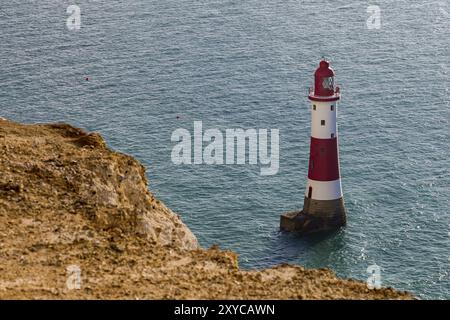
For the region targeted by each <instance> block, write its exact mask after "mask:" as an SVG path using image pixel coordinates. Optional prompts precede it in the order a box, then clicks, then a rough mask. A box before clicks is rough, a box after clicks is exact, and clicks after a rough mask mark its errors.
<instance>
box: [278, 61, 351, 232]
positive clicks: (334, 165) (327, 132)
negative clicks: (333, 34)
mask: <svg viewBox="0 0 450 320" xmlns="http://www.w3.org/2000/svg"><path fill="white" fill-rule="evenodd" d="M308 98H309V100H310V101H311V144H310V153H309V169H308V181H307V183H306V190H305V198H304V202H303V210H302V211H301V212H291V213H288V214H285V215H282V216H281V228H282V229H285V230H299V231H304V232H314V231H321V230H327V229H335V228H337V227H340V226H343V225H345V224H346V212H345V206H344V200H343V197H342V186H341V177H340V170H339V147H338V146H339V144H338V129H337V102H338V101H339V99H340V94H339V88H338V87H335V81H334V71H333V70H332V69H331V68H330V64H329V62H328V61H326V60H325V59H322V60H321V61H320V64H319V68H317V70H316V72H315V73H314V88H313V89H310V92H309V96H308Z"/></svg>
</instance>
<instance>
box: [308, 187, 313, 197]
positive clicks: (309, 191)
mask: <svg viewBox="0 0 450 320" xmlns="http://www.w3.org/2000/svg"><path fill="white" fill-rule="evenodd" d="M311 197H312V187H309V189H308V198H311Z"/></svg>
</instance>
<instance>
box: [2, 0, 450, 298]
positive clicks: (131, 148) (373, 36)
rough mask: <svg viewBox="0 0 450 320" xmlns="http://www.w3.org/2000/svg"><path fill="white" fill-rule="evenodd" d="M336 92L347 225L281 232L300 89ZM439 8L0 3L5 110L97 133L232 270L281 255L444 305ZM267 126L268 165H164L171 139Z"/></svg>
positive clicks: (448, 194)
mask: <svg viewBox="0 0 450 320" xmlns="http://www.w3.org/2000/svg"><path fill="white" fill-rule="evenodd" d="M322 57H325V58H326V59H328V60H329V61H330V62H331V65H332V67H333V68H334V70H335V73H336V83H337V84H338V85H339V86H340V89H341V93H342V99H341V101H340V102H339V105H338V123H339V145H340V166H341V176H342V187H343V194H344V199H345V204H346V208H347V214H348V224H347V226H346V227H345V228H342V229H341V230H337V231H336V232H332V233H328V234H320V235H314V236H309V237H301V236H299V235H296V234H289V233H283V232H280V231H279V219H280V214H282V213H284V212H287V211H292V210H298V209H301V208H302V205H303V197H304V190H305V186H306V176H307V167H308V157H309V155H308V153H309V139H310V102H309V101H308V99H307V96H308V89H309V87H311V84H312V81H313V73H314V70H315V69H316V68H317V65H318V62H319V61H320V59H321V58H322ZM449 88H450V3H449V1H433V0H432V1H426V2H425V1H418V0H409V1H406V0H400V1H386V0H377V1H376V2H373V3H372V2H365V1H351V0H334V1H329V0H324V1H320V2H318V1H308V0H306V1H298V0H270V1H269V0H221V1H217V0H211V1H207V0H196V1H194V0H176V1H175V0H164V1H161V0H158V1H156V0H121V1H119V0H76V1H66V0H39V1H37V0H9V1H2V2H1V4H0V116H2V117H4V118H7V119H10V120H14V121H18V122H24V123H48V122H67V123H70V124H73V125H75V126H79V127H82V128H84V129H86V130H89V131H96V132H99V133H101V134H102V135H103V136H104V137H105V139H106V141H107V142H108V145H109V146H110V147H111V148H113V149H115V150H117V151H120V152H124V153H127V154H131V155H133V156H135V157H136V158H137V159H139V160H140V161H141V162H142V163H143V164H144V165H145V166H146V168H147V175H148V178H149V185H150V189H151V190H152V191H153V192H154V193H155V195H156V196H157V197H158V198H159V199H161V200H162V201H163V202H164V203H166V205H167V206H169V207H170V208H171V209H172V210H174V211H175V212H177V213H179V214H180V216H181V217H182V219H183V221H184V222H185V223H186V224H187V225H188V226H189V228H190V229H191V230H192V231H193V232H194V233H195V234H196V235H197V237H198V240H199V242H200V244H201V245H202V246H203V247H209V246H212V245H214V244H217V245H219V246H220V247H221V248H223V249H229V250H233V251H235V252H237V253H238V254H239V264H240V266H241V267H242V268H244V269H262V268H268V267H271V266H275V265H277V264H280V263H291V264H298V265H303V266H305V267H308V268H330V269H332V270H333V271H334V272H335V273H336V274H337V275H338V276H340V277H343V278H354V279H360V280H363V281H366V280H367V279H368V278H369V279H374V278H373V277H374V274H373V272H374V270H375V271H376V273H377V274H376V275H375V276H376V278H377V280H378V281H379V284H381V285H382V286H385V287H388V286H390V287H394V288H396V289H399V290H407V291H410V292H412V293H413V294H415V295H416V296H417V297H418V298H420V299H449V298H450V280H449V278H450V276H449V272H450V250H449V249H450V143H449V141H450V123H449V122H450V96H449ZM194 121H202V124H203V127H204V129H217V130H219V131H221V132H225V130H226V129H233V128H242V129H255V130H259V129H269V130H270V129H278V130H279V170H278V172H277V173H276V174H273V175H261V172H260V167H261V164H256V165H255V164H250V163H246V164H240V165H238V164H222V165H219V164H216V165H210V164H204V163H202V164H195V165H194V164H192V165H189V164H181V165H177V164H174V162H173V161H172V157H171V154H172V150H173V148H174V145H175V143H174V142H173V141H172V140H171V137H172V134H173V132H174V131H175V130H177V129H179V128H183V129H186V130H187V131H189V132H191V133H193V126H194Z"/></svg>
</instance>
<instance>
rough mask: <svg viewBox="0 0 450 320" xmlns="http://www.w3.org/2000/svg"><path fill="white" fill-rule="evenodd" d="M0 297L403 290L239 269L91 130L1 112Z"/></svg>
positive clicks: (324, 274)
mask: <svg viewBox="0 0 450 320" xmlns="http://www.w3.org/2000/svg"><path fill="white" fill-rule="evenodd" d="M74 277H75V279H74ZM0 298H2V299H5V298H19V299H28V298H33V299H36V298H37V299H67V298H75V299H80V298H83V299H116V298H122V299H161V298H175V299H186V298H190V299H196V298H202V299H208V298H212V299H217V298H225V299H227V298H236V299H242V298H249V299H253V298H254V299H256V298H264V299H267V298H273V299H291V298H292V299H323V298H325V299H333V298H357V299H405V298H406V299H408V298H412V297H411V296H410V295H409V294H407V293H403V292H397V291H395V290H393V289H390V288H386V289H380V290H369V289H367V287H366V284H365V283H363V282H359V281H354V280H341V279H338V278H336V277H335V275H334V274H333V273H332V272H331V271H329V270H326V269H320V270H308V269H304V268H302V267H300V266H291V265H282V266H277V267H274V268H271V269H267V270H262V271H242V270H240V269H239V267H238V264H237V256H236V254H234V253H233V252H229V251H221V250H219V249H218V248H211V249H208V250H205V249H202V248H200V247H199V245H198V243H197V240H196V238H195V236H194V235H193V234H192V232H191V231H190V230H189V229H188V228H187V227H186V225H185V224H184V223H183V222H182V221H181V219H180V217H179V216H178V215H177V214H175V213H173V212H172V211H171V210H170V209H168V208H167V207H166V206H165V205H164V204H163V203H161V202H160V201H158V200H157V199H155V197H154V196H153V194H152V193H151V192H150V191H149V190H148V183H147V180H146V175H145V169H144V167H143V166H142V165H141V164H140V163H139V162H138V161H137V160H135V159H134V158H132V157H130V156H128V155H124V154H121V153H117V152H114V151H112V150H110V149H108V148H107V146H106V144H105V141H104V140H103V139H102V137H101V136H100V135H98V134H96V133H86V132H84V131H83V130H81V129H77V128H74V127H72V126H70V125H67V124H49V125H21V124H17V123H14V122H11V121H7V120H4V119H1V118H0Z"/></svg>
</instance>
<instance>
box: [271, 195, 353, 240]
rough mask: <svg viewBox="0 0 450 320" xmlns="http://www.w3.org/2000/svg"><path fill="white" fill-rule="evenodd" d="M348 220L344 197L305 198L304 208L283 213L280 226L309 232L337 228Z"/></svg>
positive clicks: (300, 231)
mask: <svg viewBox="0 0 450 320" xmlns="http://www.w3.org/2000/svg"><path fill="white" fill-rule="evenodd" d="M305 208H307V209H309V210H308V212H305ZM346 222H347V216H346V212H345V207H344V202H343V200H342V198H341V199H337V200H331V201H318V200H311V199H305V204H304V210H302V211H294V212H288V213H285V214H282V215H281V217H280V228H281V230H284V231H295V232H298V233H300V234H308V233H314V232H320V231H331V230H336V229H339V228H340V227H342V226H345V224H346Z"/></svg>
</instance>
